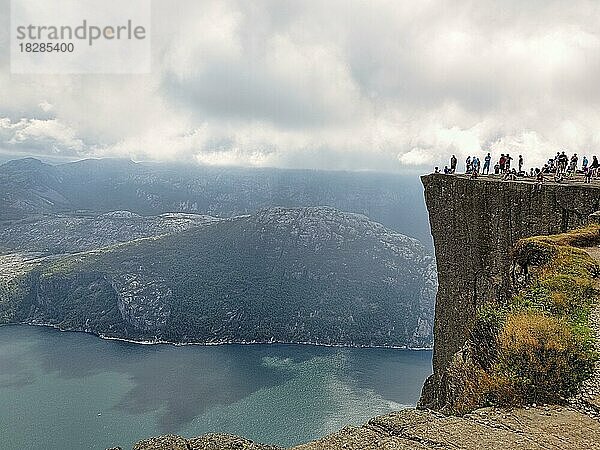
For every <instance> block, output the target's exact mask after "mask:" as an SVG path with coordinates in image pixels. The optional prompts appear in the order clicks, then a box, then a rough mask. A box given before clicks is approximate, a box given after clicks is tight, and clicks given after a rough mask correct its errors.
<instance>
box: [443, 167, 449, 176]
mask: <svg viewBox="0 0 600 450" xmlns="http://www.w3.org/2000/svg"><path fill="white" fill-rule="evenodd" d="M449 173H450V169H448V166H444V174H445V175H448V174H449Z"/></svg>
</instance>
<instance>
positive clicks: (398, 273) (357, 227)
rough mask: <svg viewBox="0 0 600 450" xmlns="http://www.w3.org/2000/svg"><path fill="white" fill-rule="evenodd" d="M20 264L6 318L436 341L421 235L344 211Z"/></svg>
mask: <svg viewBox="0 0 600 450" xmlns="http://www.w3.org/2000/svg"><path fill="white" fill-rule="evenodd" d="M201 220H204V219H201ZM75 247H77V246H75ZM32 250H36V249H35V248H32ZM37 250H39V248H38V249H37ZM10 258H12V259H10V261H8V262H7V264H10V265H11V267H13V268H12V269H10V270H7V269H6V268H5V267H7V266H5V267H4V268H3V272H4V274H5V275H6V274H7V273H10V274H12V275H10V276H9V277H8V279H6V277H5V281H4V285H3V291H2V296H1V297H0V318H1V317H3V318H4V319H3V320H4V322H26V323H44V324H52V325H56V326H58V327H60V328H62V329H71V330H85V331H90V332H93V333H97V334H102V335H106V336H114V337H123V338H130V339H147V340H167V341H172V342H230V341H231V342H240V341H246V342H249V341H260V342H268V341H284V342H298V341H302V342H316V343H323V344H356V345H408V346H413V347H422V346H429V345H431V342H432V333H431V331H432V330H431V328H432V326H431V319H430V318H431V317H432V312H433V311H432V309H433V297H434V295H435V289H436V281H435V270H434V264H433V260H432V258H431V257H430V256H428V254H427V252H426V251H425V250H424V248H423V247H422V245H420V244H419V242H418V241H416V240H415V239H412V238H408V237H406V236H403V235H400V234H398V233H395V232H392V231H389V230H387V229H386V228H385V227H383V226H382V225H380V224H378V223H375V222H372V221H370V220H369V219H368V218H366V217H364V216H361V215H357V214H349V213H342V212H340V211H337V210H335V209H332V208H295V209H284V208H271V209H266V210H261V211H259V212H257V213H256V214H253V215H247V216H239V217H234V218H230V219H223V220H212V221H211V220H207V221H205V222H204V223H203V224H202V226H195V227H192V228H190V229H188V230H185V231H180V232H176V233H172V234H167V235H161V236H153V237H149V238H141V239H138V240H135V241H131V242H127V243H123V244H116V245H113V246H109V247H105V248H102V249H100V250H93V251H89V252H84V253H77V254H73V255H67V256H62V257H61V256H52V257H45V258H41V259H33V260H32V259H27V258H24V257H22V256H18V257H17V256H15V255H11V256H10ZM5 259H6V258H5Z"/></svg>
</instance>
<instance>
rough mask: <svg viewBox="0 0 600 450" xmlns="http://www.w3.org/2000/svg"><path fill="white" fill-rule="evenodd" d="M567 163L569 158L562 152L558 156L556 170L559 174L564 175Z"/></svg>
mask: <svg viewBox="0 0 600 450" xmlns="http://www.w3.org/2000/svg"><path fill="white" fill-rule="evenodd" d="M568 161H569V157H568V156H567V155H566V154H565V152H564V151H563V152H562V153H561V154H560V156H559V157H558V162H559V165H558V170H559V172H560V173H565V171H566V170H567V163H568Z"/></svg>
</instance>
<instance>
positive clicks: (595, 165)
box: [590, 156, 600, 177]
mask: <svg viewBox="0 0 600 450" xmlns="http://www.w3.org/2000/svg"><path fill="white" fill-rule="evenodd" d="M598 167H600V163H599V162H598V158H597V157H595V156H592V164H591V165H590V170H591V172H592V174H591V175H590V176H592V177H595V176H596V172H598Z"/></svg>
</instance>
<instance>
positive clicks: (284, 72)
mask: <svg viewBox="0 0 600 450" xmlns="http://www.w3.org/2000/svg"><path fill="white" fill-rule="evenodd" d="M599 5H600V2H597V1H570V2H565V1H548V0H546V1H535V0H533V1H532V0H528V1H526V2H523V1H501V2H499V1H495V0H494V1H492V0H476V1H475V0H474V1H448V2H442V1H427V0H419V1H410V2H409V1H397V0H390V1H384V0H369V1H351V0H339V1H338V0H325V1H323V0H321V1H317V0H314V1H300V0H290V1H281V0H272V1H269V0H239V1H235V0H232V1H227V0H215V1H210V0H200V1H198V0H190V1H182V0H177V1H167V0H157V1H154V2H153V36H152V43H153V73H152V74H151V75H128V76H123V75H114V76H111V75H80V76H49V75H43V76H39V75H36V76H22V75H21V76H16V75H13V76H11V75H10V73H9V60H8V40H9V37H8V36H9V35H8V30H9V23H8V20H9V14H8V11H9V9H8V2H7V1H6V0H0V22H1V23H0V25H1V28H0V30H1V31H0V47H1V49H2V51H1V54H0V149H3V150H4V151H10V152H14V153H22V154H24V155H25V154H42V155H43V154H52V155H65V156H68V157H90V156H95V157H96V156H124V157H130V158H133V159H135V160H149V159H152V160H178V161H197V162H199V163H203V164H235V165H245V166H276V167H303V168H305V167H310V168H327V169H374V170H387V171H389V170H400V169H402V168H406V167H414V166H421V167H431V166H432V165H436V164H443V163H444V161H445V160H446V158H447V157H448V156H449V155H450V154H452V153H455V154H456V155H457V156H458V157H459V158H460V159H463V158H465V157H466V156H467V154H480V153H483V152H487V151H491V152H493V153H494V155H495V156H497V155H499V153H501V152H510V153H511V154H515V155H516V154H519V153H521V154H523V155H524V156H525V158H526V165H527V166H529V165H531V164H536V165H537V164H540V163H541V162H542V161H543V160H544V159H545V158H546V157H547V156H548V155H551V154H553V153H555V152H556V151H557V150H559V149H563V148H565V149H568V150H569V151H572V152H573V151H574V152H577V153H579V154H587V155H588V156H590V155H592V154H596V153H597V154H599V155H600V108H599V106H600V83H599V82H598V80H600V34H599V33H600V31H599V30H600V27H599V26H598V18H600V6H599Z"/></svg>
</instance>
